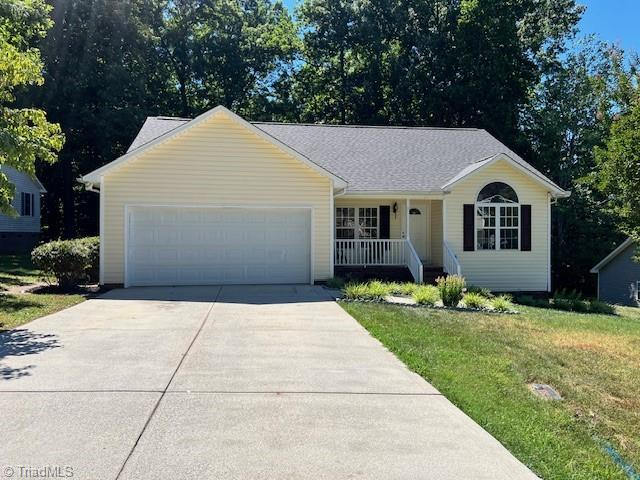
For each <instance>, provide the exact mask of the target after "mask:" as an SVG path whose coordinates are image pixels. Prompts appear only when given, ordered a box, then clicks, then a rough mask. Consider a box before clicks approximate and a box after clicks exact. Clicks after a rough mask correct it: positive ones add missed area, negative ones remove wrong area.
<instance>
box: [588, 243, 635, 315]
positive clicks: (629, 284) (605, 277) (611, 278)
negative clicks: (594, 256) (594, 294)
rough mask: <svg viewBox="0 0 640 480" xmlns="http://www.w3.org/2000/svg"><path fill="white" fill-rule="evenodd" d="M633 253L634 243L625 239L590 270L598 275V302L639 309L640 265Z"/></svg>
mask: <svg viewBox="0 0 640 480" xmlns="http://www.w3.org/2000/svg"><path fill="white" fill-rule="evenodd" d="M635 253H636V244H635V242H634V241H633V239H632V238H627V239H626V240H625V241H624V242H622V243H621V244H620V245H619V246H618V248H616V249H615V250H614V251H613V252H611V253H610V254H609V255H607V256H606V257H604V258H603V259H602V260H601V261H600V262H599V263H598V264H597V265H596V266H595V267H593V268H592V269H591V273H595V274H597V275H598V299H599V300H602V301H603V302H607V303H614V304H618V305H630V306H633V307H640V263H638V262H636V261H635V260H634V259H633V257H634V255H635Z"/></svg>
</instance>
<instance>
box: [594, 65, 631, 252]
mask: <svg viewBox="0 0 640 480" xmlns="http://www.w3.org/2000/svg"><path fill="white" fill-rule="evenodd" d="M615 60H616V71H617V72H616V73H617V76H616V77H617V80H618V83H617V90H616V93H617V100H619V104H618V107H619V108H618V110H617V111H616V112H615V114H614V118H613V122H612V125H611V132H610V136H609V138H608V140H607V142H606V145H604V146H603V147H602V148H599V149H598V150H597V160H598V169H597V171H596V180H597V181H596V185H597V186H598V187H599V189H600V191H601V192H602V193H603V194H605V195H607V208H608V210H610V211H611V212H613V213H614V214H615V215H616V217H617V218H618V219H619V221H620V224H619V226H620V230H621V231H623V232H624V233H625V234H626V235H630V236H632V237H633V238H634V239H635V240H636V241H638V242H640V208H638V206H639V205H640V73H639V69H638V67H639V66H640V65H639V62H638V59H637V58H636V59H635V61H634V62H633V63H632V64H631V66H630V67H629V68H625V66H624V59H623V57H621V56H616V57H615ZM638 257H639V259H640V255H639V256H638Z"/></svg>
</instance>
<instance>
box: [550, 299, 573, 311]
mask: <svg viewBox="0 0 640 480" xmlns="http://www.w3.org/2000/svg"><path fill="white" fill-rule="evenodd" d="M553 307H554V308H556V309H558V310H566V311H571V310H572V309H573V300H570V299H568V298H554V299H553Z"/></svg>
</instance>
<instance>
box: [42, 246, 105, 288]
mask: <svg viewBox="0 0 640 480" xmlns="http://www.w3.org/2000/svg"><path fill="white" fill-rule="evenodd" d="M91 245H92V244H91V242H90V241H88V240H87V239H76V240H56V241H53V242H49V243H45V244H43V245H40V246H38V247H36V248H34V249H33V251H32V252H31V261H32V262H33V265H34V266H35V267H36V268H38V269H39V270H40V271H42V273H43V274H44V275H45V277H48V278H54V279H55V280H56V281H57V283H58V285H59V286H60V288H62V289H64V290H70V289H73V288H74V287H77V286H78V285H80V284H81V283H82V282H85V281H87V280H88V279H89V274H90V271H91V270H92V268H93V265H92V257H93V255H94V253H93V247H92V246H91Z"/></svg>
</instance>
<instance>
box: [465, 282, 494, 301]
mask: <svg viewBox="0 0 640 480" xmlns="http://www.w3.org/2000/svg"><path fill="white" fill-rule="evenodd" d="M467 293H475V294H478V295H480V296H482V297H484V298H493V297H495V295H494V294H493V293H491V290H489V289H488V288H483V287H476V286H475V285H469V286H468V287H467Z"/></svg>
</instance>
